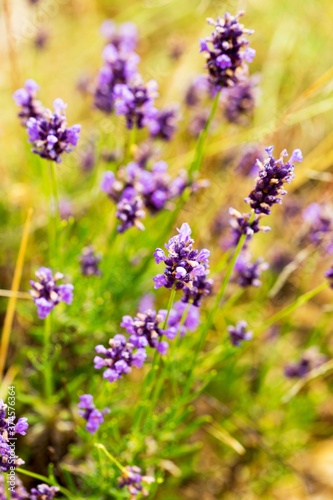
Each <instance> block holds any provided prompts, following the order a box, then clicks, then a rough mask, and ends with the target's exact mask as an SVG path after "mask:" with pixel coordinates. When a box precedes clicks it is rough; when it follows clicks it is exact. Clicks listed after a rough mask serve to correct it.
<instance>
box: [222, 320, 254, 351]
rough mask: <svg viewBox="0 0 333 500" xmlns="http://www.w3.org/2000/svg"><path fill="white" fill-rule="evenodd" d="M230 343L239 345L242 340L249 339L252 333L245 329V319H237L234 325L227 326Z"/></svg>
mask: <svg viewBox="0 0 333 500" xmlns="http://www.w3.org/2000/svg"><path fill="white" fill-rule="evenodd" d="M227 329H228V332H229V335H230V340H231V343H232V345H234V346H235V347H239V346H240V345H241V344H242V342H244V340H251V339H252V337H253V333H252V332H251V331H249V330H248V329H247V323H246V321H238V323H237V325H236V326H232V325H230V326H228V328H227Z"/></svg>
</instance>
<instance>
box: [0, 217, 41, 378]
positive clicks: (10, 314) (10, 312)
mask: <svg viewBox="0 0 333 500" xmlns="http://www.w3.org/2000/svg"><path fill="white" fill-rule="evenodd" d="M32 213H33V210H32V208H30V209H29V210H28V215H27V220H26V222H25V225H24V230H23V235H22V240H21V245H20V249H19V253H18V257H17V261H16V266H15V271H14V277H13V282H12V287H11V291H12V293H13V295H12V296H11V297H10V298H9V301H8V307H7V310H6V316H5V322H4V325H3V329H2V337H1V345H0V379H2V376H3V371H4V368H5V362H6V357H7V350H8V344H9V339H10V332H11V329H12V324H13V319H14V313H15V306H16V300H17V292H18V289H19V286H20V281H21V276H22V270H23V264H24V256H25V252H26V249H27V245H28V238H29V231H30V225H31V218H32Z"/></svg>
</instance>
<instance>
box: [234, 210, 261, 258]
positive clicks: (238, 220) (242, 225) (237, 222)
mask: <svg viewBox="0 0 333 500" xmlns="http://www.w3.org/2000/svg"><path fill="white" fill-rule="evenodd" d="M229 214H230V215H231V217H232V218H231V219H230V226H231V236H232V237H231V242H230V245H231V246H235V247H236V246H237V245H238V243H239V240H240V239H241V237H242V235H246V240H245V244H244V246H243V249H245V248H246V245H247V243H248V242H249V241H250V240H251V239H252V237H253V235H254V234H255V233H258V232H259V231H263V232H264V233H266V232H267V231H270V230H271V228H270V227H269V226H259V221H260V219H261V218H262V217H263V214H259V215H255V216H254V218H253V217H252V219H253V220H252V219H251V216H252V214H251V213H247V214H241V213H240V212H238V210H236V209H235V208H232V207H231V208H229Z"/></svg>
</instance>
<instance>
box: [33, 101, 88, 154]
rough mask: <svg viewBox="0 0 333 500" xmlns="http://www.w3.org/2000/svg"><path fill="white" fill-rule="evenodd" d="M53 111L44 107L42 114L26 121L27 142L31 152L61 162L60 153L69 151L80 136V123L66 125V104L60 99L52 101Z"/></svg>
mask: <svg viewBox="0 0 333 500" xmlns="http://www.w3.org/2000/svg"><path fill="white" fill-rule="evenodd" d="M53 107H54V109H55V111H54V113H52V111H50V110H49V109H46V110H45V111H44V113H43V115H42V116H40V117H37V118H35V117H31V118H29V120H28V121H27V132H28V135H29V142H31V143H32V144H33V148H32V152H33V153H36V154H37V155H39V156H40V157H41V158H44V159H46V160H50V161H54V162H56V163H61V162H62V158H61V156H62V154H63V153H65V152H66V153H70V152H71V151H73V149H74V147H75V146H76V145H77V143H78V140H79V138H80V131H81V125H78V124H76V125H72V126H71V127H68V124H67V119H66V115H65V109H66V108H67V104H65V103H64V102H63V100H62V99H59V98H58V99H56V100H55V101H54V103H53Z"/></svg>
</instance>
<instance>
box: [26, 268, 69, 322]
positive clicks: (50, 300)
mask: <svg viewBox="0 0 333 500" xmlns="http://www.w3.org/2000/svg"><path fill="white" fill-rule="evenodd" d="M35 274H36V277H37V279H38V281H33V280H31V281H30V285H31V286H32V290H29V293H30V295H31V296H32V298H33V300H34V303H35V304H36V306H37V313H38V316H39V317H40V319H45V318H46V317H47V316H48V315H49V314H50V312H51V311H52V309H54V307H55V306H56V305H58V304H60V302H65V303H66V304H68V305H70V304H71V303H72V301H73V290H74V286H73V285H72V284H70V283H67V284H64V285H57V281H59V280H61V279H62V278H63V274H62V273H56V274H55V275H53V274H52V271H51V269H50V268H48V267H41V268H39V269H38V271H36V273H35Z"/></svg>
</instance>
